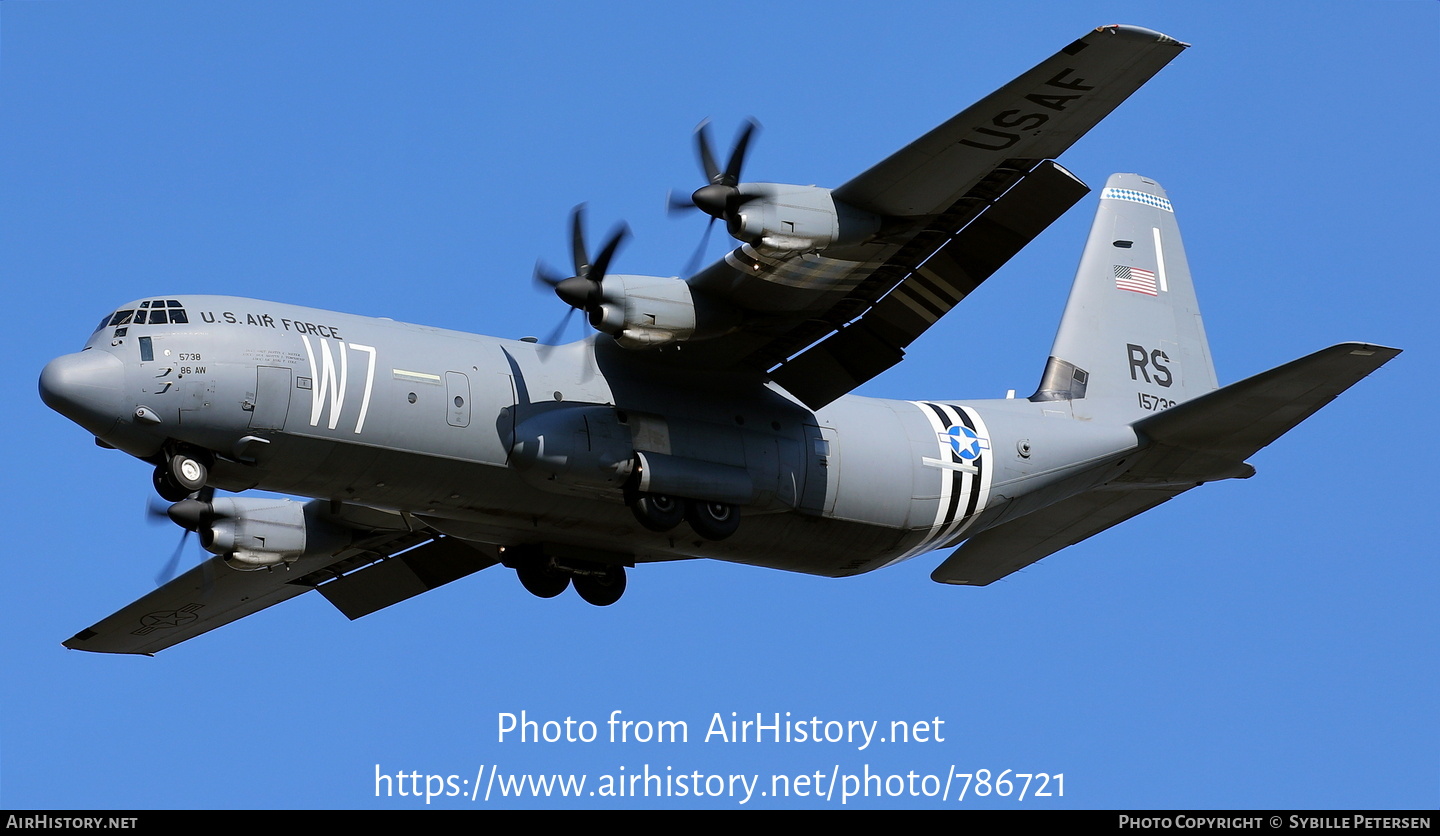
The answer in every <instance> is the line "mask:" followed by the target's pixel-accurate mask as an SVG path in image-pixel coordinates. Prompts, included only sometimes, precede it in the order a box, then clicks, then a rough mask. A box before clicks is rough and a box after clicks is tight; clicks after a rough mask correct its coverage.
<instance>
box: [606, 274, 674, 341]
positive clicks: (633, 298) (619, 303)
mask: <svg viewBox="0 0 1440 836" xmlns="http://www.w3.org/2000/svg"><path fill="white" fill-rule="evenodd" d="M600 294H601V298H602V301H601V303H600V307H599V311H598V316H596V315H594V314H592V316H591V318H590V324H591V325H593V326H595V329H596V330H598V331H601V332H602V333H606V334H609V335H610V336H612V337H614V338H615V341H616V342H617V343H619V344H620V345H622V346H624V347H625V348H649V347H651V346H659V345H666V344H667V343H673V342H681V341H684V340H688V339H690V337H691V336H693V335H694V333H695V324H696V316H695V298H694V296H693V294H692V293H691V292H690V285H688V284H686V283H685V282H684V280H682V279H678V278H665V277H662V276H606V277H605V279H604V281H603V282H601V284H600Z"/></svg>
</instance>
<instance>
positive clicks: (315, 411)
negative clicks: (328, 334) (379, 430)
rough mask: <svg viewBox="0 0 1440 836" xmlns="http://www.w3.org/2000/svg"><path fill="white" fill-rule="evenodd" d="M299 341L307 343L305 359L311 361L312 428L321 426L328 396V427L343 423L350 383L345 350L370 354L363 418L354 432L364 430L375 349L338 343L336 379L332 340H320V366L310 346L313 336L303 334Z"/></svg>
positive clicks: (361, 398) (356, 422)
mask: <svg viewBox="0 0 1440 836" xmlns="http://www.w3.org/2000/svg"><path fill="white" fill-rule="evenodd" d="M300 339H302V340H304V341H305V357H306V359H307V360H309V361H310V376H311V378H312V379H313V380H314V381H315V382H314V384H313V385H312V386H311V387H310V426H312V427H317V426H319V425H320V417H321V416H322V415H323V414H324V413H325V406H326V400H327V397H328V400H329V406H330V422H329V428H330V429H332V430H333V429H335V426H336V425H337V424H339V423H340V413H341V411H342V410H343V409H344V408H345V392H346V389H347V387H348V386H349V383H350V364H349V362H348V360H347V358H348V357H349V354H348V352H346V350H345V349H346V348H347V347H348V348H350V349H352V350H354V351H363V352H365V353H366V354H368V355H370V365H369V367H368V368H367V369H366V370H365V391H364V393H362V394H361V396H360V417H359V418H357V419H356V420H355V432H356V434H359V432H360V431H361V430H363V429H365V416H366V415H367V414H368V413H369V412H370V393H371V392H372V391H373V389H374V386H375V348H374V347H373V346H368V345H360V344H359V343H348V344H347V343H343V342H337V343H336V345H337V347H338V350H337V351H336V354H338V355H339V376H338V378H337V376H336V357H335V356H332V355H331V354H330V341H329V340H327V339H325V338H324V337H321V338H320V365H319V367H318V368H317V367H316V365H315V349H314V347H313V346H311V344H310V337H308V336H306V335H304V334H301V335H300Z"/></svg>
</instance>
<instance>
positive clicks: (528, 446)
mask: <svg viewBox="0 0 1440 836" xmlns="http://www.w3.org/2000/svg"><path fill="white" fill-rule="evenodd" d="M634 458H635V447H634V445H633V444H632V443H631V441H630V430H629V428H627V427H625V426H624V425H622V424H621V423H620V419H619V416H618V415H617V414H616V412H615V409H614V407H609V406H579V405H576V406H561V407H558V408H555V409H549V410H546V411H544V412H541V413H539V414H537V415H532V416H530V417H528V418H525V419H524V420H522V421H521V422H520V424H519V426H517V427H516V428H515V442H514V444H513V445H512V446H511V448H510V466H511V467H513V468H515V470H516V471H517V472H519V473H520V475H521V476H522V477H523V478H524V479H525V481H527V482H529V483H530V484H532V485H534V486H535V487H537V488H540V489H541V490H546V491H553V492H559V493H567V494H572V495H581V496H594V495H596V494H597V493H613V492H615V491H618V490H619V489H620V488H621V487H622V486H623V485H624V484H625V481H626V480H627V479H629V478H630V474H631V472H632V471H633V470H634Z"/></svg>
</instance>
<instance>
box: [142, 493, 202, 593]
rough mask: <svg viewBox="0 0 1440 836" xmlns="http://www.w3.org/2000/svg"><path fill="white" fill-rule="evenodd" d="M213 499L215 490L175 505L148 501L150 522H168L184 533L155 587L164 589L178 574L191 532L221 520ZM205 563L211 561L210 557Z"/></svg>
mask: <svg viewBox="0 0 1440 836" xmlns="http://www.w3.org/2000/svg"><path fill="white" fill-rule="evenodd" d="M214 498H215V489H214V488H212V487H209V486H206V487H203V488H201V489H200V490H199V491H197V492H196V493H195V496H194V498H191V499H182V500H180V501H179V502H176V503H174V504H172V505H165V504H163V503H161V502H159V501H157V500H156V499H155V497H150V498H149V500H147V501H146V504H145V516H146V518H147V519H149V520H150V521H151V522H159V521H160V520H161V519H168V520H170V521H171V522H173V523H175V524H176V525H178V526H180V527H181V528H183V529H185V533H184V534H181V535H180V542H179V543H178V544H177V545H176V546H175V551H174V552H172V553H171V555H170V559H169V560H167V561H165V565H164V566H163V567H161V569H160V571H159V572H158V573H157V574H156V575H155V585H156V586H164V585H165V584H167V583H169V582H170V581H172V580H174V579H175V576H176V575H177V574H179V569H180V555H182V554H183V553H184V552H185V543H186V541H187V540H189V539H190V532H192V531H199V530H200V528H201V527H202V526H208V525H209V524H210V523H212V522H214V521H215V520H216V519H217V518H218V515H217V514H216V513H215V506H214V505H213V504H212V500H214ZM202 536H203V535H202ZM205 559H207V560H208V557H207V558H205Z"/></svg>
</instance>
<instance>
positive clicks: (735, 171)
mask: <svg viewBox="0 0 1440 836" xmlns="http://www.w3.org/2000/svg"><path fill="white" fill-rule="evenodd" d="M759 127H760V123H759V122H756V121H755V120H754V119H746V120H745V127H743V128H741V129H740V135H739V137H737V138H736V140H735V150H733V151H731V152H730V162H729V163H728V164H727V165H726V166H725V175H724V176H725V179H724V181H722V185H726V186H738V185H740V167H741V166H743V165H744V164H745V150H746V149H747V148H748V147H749V146H750V137H752V136H754V135H755V131H756V130H758V129H759Z"/></svg>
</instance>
